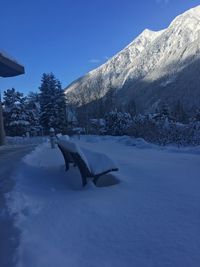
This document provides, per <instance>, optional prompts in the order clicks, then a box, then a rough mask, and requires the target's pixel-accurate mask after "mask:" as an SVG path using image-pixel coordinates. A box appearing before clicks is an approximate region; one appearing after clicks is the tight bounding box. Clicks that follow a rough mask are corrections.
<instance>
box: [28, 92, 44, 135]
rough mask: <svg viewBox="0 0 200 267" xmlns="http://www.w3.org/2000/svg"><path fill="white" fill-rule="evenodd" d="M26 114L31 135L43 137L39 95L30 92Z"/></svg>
mask: <svg viewBox="0 0 200 267" xmlns="http://www.w3.org/2000/svg"><path fill="white" fill-rule="evenodd" d="M26 112H27V114H28V117H29V122H30V134H31V135H32V136H36V135H41V134H42V132H41V130H42V129H41V126H40V103H39V94H38V93H35V92H30V93H29V94H28V96H27V99H26Z"/></svg>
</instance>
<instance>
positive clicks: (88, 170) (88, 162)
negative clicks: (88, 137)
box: [58, 140, 118, 185]
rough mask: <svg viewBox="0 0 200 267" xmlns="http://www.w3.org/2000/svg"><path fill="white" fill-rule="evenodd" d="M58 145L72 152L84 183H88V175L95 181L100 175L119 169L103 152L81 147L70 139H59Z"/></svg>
mask: <svg viewBox="0 0 200 267" xmlns="http://www.w3.org/2000/svg"><path fill="white" fill-rule="evenodd" d="M58 146H59V148H61V149H62V150H65V151H66V152H68V153H70V155H71V157H72V158H73V160H74V163H75V164H76V165H77V166H78V168H79V170H80V173H81V176H82V180H83V185H85V184H86V183H87V177H93V178H94V182H96V181H97V179H98V177H99V176H101V175H103V174H106V173H108V172H111V171H118V168H117V167H116V165H115V163H114V162H113V161H112V160H111V159H110V158H109V157H108V156H107V155H105V154H103V153H98V152H94V151H91V150H88V149H86V148H81V147H80V146H78V145H77V144H76V143H74V142H71V141H68V140H59V141H58ZM65 160H66V159H65Z"/></svg>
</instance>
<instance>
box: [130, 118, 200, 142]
mask: <svg viewBox="0 0 200 267" xmlns="http://www.w3.org/2000/svg"><path fill="white" fill-rule="evenodd" d="M129 135H133V136H135V137H142V138H144V139H145V140H147V141H149V142H152V143H156V144H159V145H166V144H177V145H178V146H186V145H199V144H200V121H197V120H196V119H193V120H192V121H191V122H190V123H188V124H183V123H180V122H175V121H173V120H172V119H171V118H169V117H168V116H166V115H162V116H161V115H160V114H153V115H152V114H148V115H138V116H136V117H134V119H133V124H132V127H131V128H130V130H129Z"/></svg>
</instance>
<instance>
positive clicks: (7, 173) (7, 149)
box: [0, 145, 34, 267]
mask: <svg viewBox="0 0 200 267" xmlns="http://www.w3.org/2000/svg"><path fill="white" fill-rule="evenodd" d="M33 148H34V146H33V145H26V146H22V145H20V146H19V145H16V146H4V147H0V266H1V267H11V266H13V263H14V252H15V248H16V247H17V245H18V237H19V232H18V230H17V229H16V228H15V227H14V225H13V217H12V216H11V215H9V213H8V211H7V207H6V202H5V197H4V194H5V193H7V192H9V191H10V190H11V189H12V188H13V185H14V181H13V180H12V179H11V178H10V177H11V175H12V174H13V173H14V172H15V170H16V168H17V167H18V165H19V163H20V161H21V159H22V157H23V156H24V155H26V154H27V153H29V152H30V151H31V150H32V149H33Z"/></svg>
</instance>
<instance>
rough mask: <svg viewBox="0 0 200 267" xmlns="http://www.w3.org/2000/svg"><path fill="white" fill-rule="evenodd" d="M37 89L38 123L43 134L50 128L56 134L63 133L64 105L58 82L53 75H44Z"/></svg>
mask: <svg viewBox="0 0 200 267" xmlns="http://www.w3.org/2000/svg"><path fill="white" fill-rule="evenodd" d="M39 89H40V97H39V100H40V108H41V113H40V122H41V125H42V127H43V129H44V131H45V133H48V131H49V128H51V127H53V128H54V129H55V130H56V131H57V132H64V131H65V130H66V126H67V122H66V103H65V95H64V91H63V90H62V88H61V83H60V81H59V80H57V79H56V78H55V76H54V74H53V73H50V74H48V73H44V74H43V76H42V80H41V86H40V88H39Z"/></svg>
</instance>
